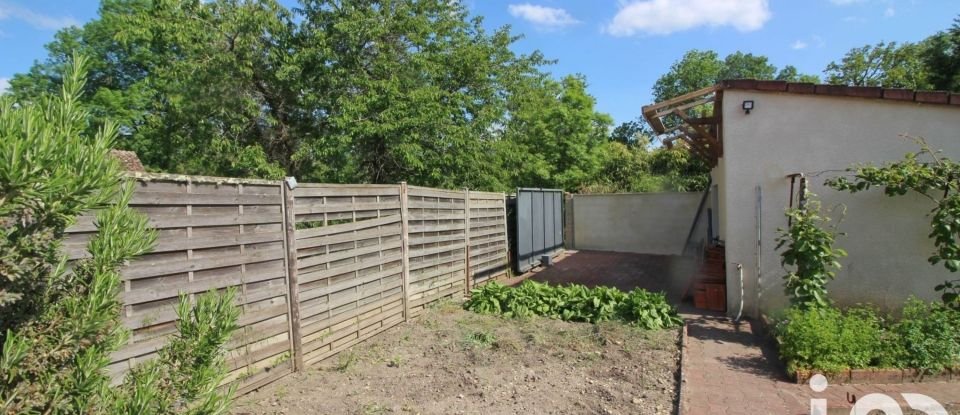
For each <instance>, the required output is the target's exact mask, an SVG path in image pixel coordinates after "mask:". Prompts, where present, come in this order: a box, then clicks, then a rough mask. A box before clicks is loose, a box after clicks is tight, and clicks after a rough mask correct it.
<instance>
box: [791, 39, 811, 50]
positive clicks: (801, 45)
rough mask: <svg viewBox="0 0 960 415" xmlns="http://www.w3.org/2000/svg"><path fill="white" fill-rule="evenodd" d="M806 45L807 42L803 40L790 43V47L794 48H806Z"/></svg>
mask: <svg viewBox="0 0 960 415" xmlns="http://www.w3.org/2000/svg"><path fill="white" fill-rule="evenodd" d="M807 46H810V45H808V44H807V42H804V41H802V40H798V41H796V42H793V45H790V47H791V48H793V49H794V50H800V49H806V48H807Z"/></svg>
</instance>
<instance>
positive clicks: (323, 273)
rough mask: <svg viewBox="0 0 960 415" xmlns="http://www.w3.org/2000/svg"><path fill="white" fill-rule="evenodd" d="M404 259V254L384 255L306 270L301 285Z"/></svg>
mask: <svg viewBox="0 0 960 415" xmlns="http://www.w3.org/2000/svg"><path fill="white" fill-rule="evenodd" d="M402 259H403V256H402V254H395V255H388V256H384V257H376V258H371V259H370V260H367V261H359V262H354V263H351V264H349V265H344V266H339V267H334V268H330V269H325V270H320V271H310V272H304V273H303V275H301V276H300V285H307V284H310V283H313V282H316V281H320V280H323V279H327V278H331V277H335V276H337V275H343V274H347V273H351V272H354V271H359V270H361V269H367V268H372V267H377V266H380V265H386V264H389V263H391V262H395V261H400V260H402Z"/></svg>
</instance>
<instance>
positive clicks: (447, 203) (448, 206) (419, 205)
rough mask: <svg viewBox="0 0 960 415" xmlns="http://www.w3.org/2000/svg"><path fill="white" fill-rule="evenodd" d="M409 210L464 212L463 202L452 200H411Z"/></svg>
mask: <svg viewBox="0 0 960 415" xmlns="http://www.w3.org/2000/svg"><path fill="white" fill-rule="evenodd" d="M456 202H459V203H456ZM407 209H433V210H436V209H440V210H463V202H462V201H453V200H450V199H441V200H439V201H423V200H411V201H409V202H407Z"/></svg>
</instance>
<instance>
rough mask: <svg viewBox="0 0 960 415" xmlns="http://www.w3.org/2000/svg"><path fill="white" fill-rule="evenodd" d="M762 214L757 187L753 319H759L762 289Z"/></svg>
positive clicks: (761, 190)
mask: <svg viewBox="0 0 960 415" xmlns="http://www.w3.org/2000/svg"><path fill="white" fill-rule="evenodd" d="M762 214H763V188H761V187H760V185H757V286H756V287H755V289H756V290H757V303H756V304H755V306H754V308H755V311H754V316H755V317H760V296H761V294H762V293H763V289H762V287H763V285H762V284H761V283H762V282H763V278H762V275H761V273H760V263H761V262H760V261H762V260H763V257H762V256H761V253H762V251H761V248H762V243H761V241H762V235H763V229H762V225H763V215H762Z"/></svg>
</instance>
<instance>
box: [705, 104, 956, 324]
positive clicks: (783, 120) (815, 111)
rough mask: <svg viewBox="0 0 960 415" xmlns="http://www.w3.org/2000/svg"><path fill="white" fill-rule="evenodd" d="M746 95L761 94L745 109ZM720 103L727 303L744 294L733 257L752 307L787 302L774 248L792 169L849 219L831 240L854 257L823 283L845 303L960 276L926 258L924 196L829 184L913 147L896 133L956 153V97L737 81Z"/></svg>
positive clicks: (889, 300)
mask: <svg viewBox="0 0 960 415" xmlns="http://www.w3.org/2000/svg"><path fill="white" fill-rule="evenodd" d="M744 100H753V101H754V102H755V109H754V110H753V111H752V112H751V113H750V114H745V113H744V112H743V110H742V109H741V108H740V107H741V105H740V104H741V102H742V101H744ZM724 101H725V103H726V105H724V106H723V107H724V110H723V123H724V137H723V139H724V157H723V158H722V159H721V160H720V163H719V165H718V166H717V168H716V169H714V171H713V178H714V180H715V183H717V184H718V185H719V187H720V194H719V200H720V206H721V211H720V222H721V224H720V236H721V239H723V240H724V241H725V243H726V248H727V249H726V255H727V258H726V259H727V264H726V271H727V284H728V290H727V293H728V304H729V305H730V307H728V310H730V312H731V313H736V311H737V307H738V304H739V302H740V295H739V294H740V293H739V291H740V290H739V284H740V282H739V275H738V272H737V264H738V263H739V264H742V265H743V280H744V292H745V294H744V296H743V297H744V298H743V299H744V304H745V306H744V310H745V313H746V314H752V315H757V314H759V313H761V312H762V313H771V312H774V311H776V310H778V309H781V308H783V307H784V306H785V305H786V304H787V299H786V296H785V295H784V293H783V285H782V276H783V275H784V274H785V271H784V269H783V267H782V266H781V264H780V255H779V253H778V252H777V251H776V249H775V247H776V238H777V230H778V229H779V228H785V227H786V226H787V219H786V217H785V216H784V211H785V209H786V208H787V206H788V204H789V200H790V199H789V198H790V179H789V178H787V175H790V174H794V173H804V174H805V175H806V177H807V179H808V183H809V185H810V189H811V190H812V191H813V192H814V193H816V194H817V195H818V196H819V198H820V199H821V200H822V203H823V207H824V208H825V209H829V208H833V207H835V206H836V210H835V211H834V212H833V214H829V215H828V216H830V217H832V218H835V219H838V218H842V219H843V220H842V223H841V225H840V231H841V232H845V233H846V234H847V235H846V236H841V237H839V238H838V240H837V243H836V246H838V247H841V248H843V249H845V250H846V251H847V252H848V253H849V256H848V257H846V258H844V259H842V260H841V261H840V262H841V263H842V265H843V268H842V270H840V272H839V273H838V275H837V278H836V280H834V281H833V282H831V283H830V284H829V285H828V290H829V292H830V296H831V298H833V299H834V300H835V301H836V302H837V303H838V304H840V305H851V304H855V303H862V302H870V303H873V304H875V305H877V306H880V307H882V308H896V307H897V306H899V305H900V304H902V302H903V301H904V300H905V299H906V298H907V297H908V296H909V295H916V296H918V297H921V298H925V299H933V298H935V294H936V293H935V292H934V290H933V287H934V286H935V285H936V284H937V283H940V282H943V281H944V280H946V279H953V278H958V277H960V275H951V273H949V272H947V271H946V270H945V269H943V267H942V266H931V265H930V264H929V263H928V262H927V258H928V257H929V256H930V255H931V253H932V252H933V244H932V242H931V241H930V240H929V239H928V238H927V234H928V233H929V230H928V229H929V218H928V217H927V216H926V213H927V212H928V211H929V210H930V209H931V208H932V207H933V205H932V204H931V202H930V201H928V200H927V199H925V198H922V197H920V196H915V195H907V196H901V197H895V198H891V197H887V196H884V195H883V193H882V190H879V189H873V190H870V191H867V192H863V193H859V194H853V195H851V194H849V193H843V192H838V191H835V190H832V189H829V188H827V187H825V186H823V182H824V180H825V179H828V178H830V177H835V176H836V175H839V174H843V172H842V171H843V169H845V168H847V167H849V166H851V165H852V164H854V163H865V162H883V161H893V160H899V159H901V158H902V157H903V155H904V154H905V153H907V152H910V151H916V150H917V148H918V147H917V146H916V145H915V144H914V143H913V142H911V141H909V140H907V139H904V138H901V137H900V136H899V135H900V134H909V135H912V136H922V137H924V138H926V140H927V142H928V143H929V144H930V145H931V147H933V148H934V149H942V150H944V155H945V156H947V157H951V158H954V159H960V107H957V106H945V105H921V104H916V103H913V102H910V103H898V102H892V101H887V100H868V99H857V98H841V97H824V96H814V95H797V94H783V93H771V92H759V91H746V90H734V89H728V90H725V91H724ZM758 186H759V197H760V209H759V215H760V223H759V227H760V230H759V233H760V246H759V254H758V244H757V236H758V230H757V226H758V223H757V211H758V209H757V200H758V191H757V189H758ZM843 206H845V209H846V213H845V214H843V213H842V212H841V210H842V208H843Z"/></svg>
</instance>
